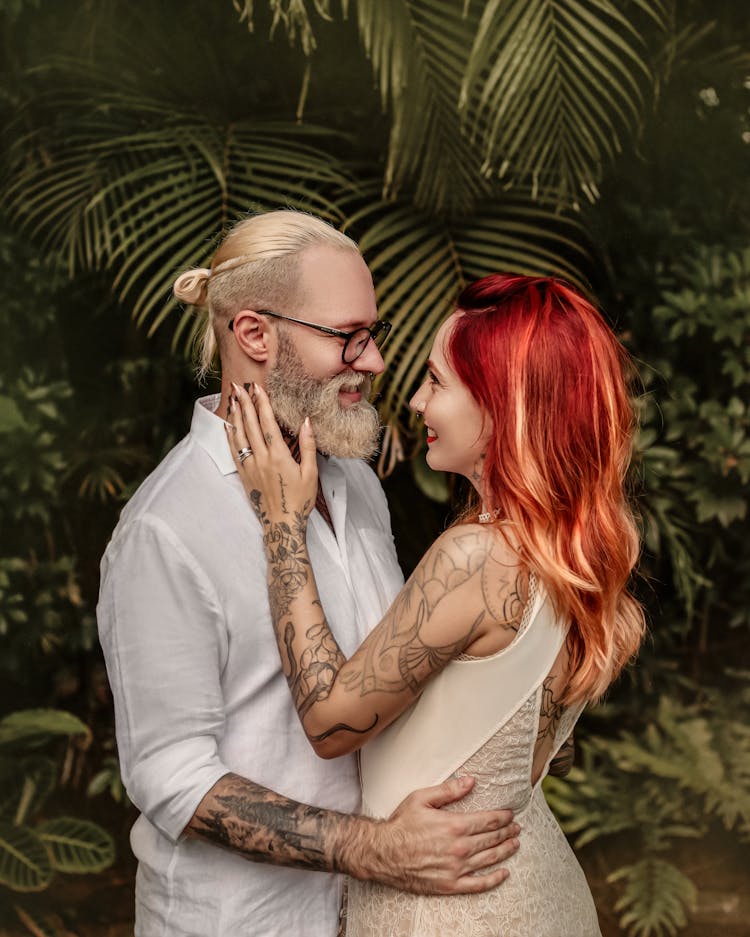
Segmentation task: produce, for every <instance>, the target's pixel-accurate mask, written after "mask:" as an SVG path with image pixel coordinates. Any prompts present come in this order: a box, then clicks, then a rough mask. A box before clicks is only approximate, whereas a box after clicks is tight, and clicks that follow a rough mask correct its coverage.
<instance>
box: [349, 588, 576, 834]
mask: <svg viewBox="0 0 750 937" xmlns="http://www.w3.org/2000/svg"><path fill="white" fill-rule="evenodd" d="M566 631H567V629H566V628H565V627H563V626H562V625H561V624H560V623H559V622H558V620H557V617H556V615H555V612H554V609H553V607H552V603H551V601H550V600H549V597H548V596H547V593H546V590H545V589H544V587H543V586H542V584H541V583H537V585H536V590H535V595H534V599H533V604H532V607H531V613H530V615H529V623H528V626H527V627H526V628H525V629H524V630H523V631H521V632H520V633H519V634H518V635H517V636H516V637H515V639H514V640H513V641H512V643H511V644H510V645H508V647H506V648H504V649H503V650H502V651H500V652H498V653H497V654H494V655H492V656H491V657H477V658H464V659H461V658H459V659H456V660H453V661H451V662H450V663H449V664H448V666H447V667H446V668H445V669H444V670H443V671H441V673H439V674H438V675H437V676H436V677H435V678H434V679H433V680H431V681H430V682H429V683H428V684H427V686H426V687H425V689H424V692H423V693H422V695H421V696H420V697H419V699H418V700H416V702H415V703H414V705H413V706H412V707H411V708H410V709H408V710H406V712H404V713H403V714H402V715H401V716H400V717H399V718H398V719H397V720H396V721H395V722H394V723H393V724H392V725H391V726H389V727H388V728H387V729H386V730H385V731H384V732H383V733H382V734H381V735H379V736H377V737H376V738H375V739H373V740H372V741H371V742H369V743H368V744H367V745H366V746H365V747H364V748H363V749H362V751H361V771H362V796H363V802H364V808H365V811H366V812H367V813H368V814H369V815H370V816H375V817H387V816H389V815H390V814H391V813H392V812H393V810H394V809H395V808H396V807H397V806H398V805H399V804H400V803H401V801H402V800H403V799H404V797H406V796H407V795H408V794H410V793H411V792H412V791H414V790H416V789H417V788H420V787H429V786H431V785H433V784H440V783H441V782H442V781H444V780H445V779H446V778H448V777H450V775H451V774H452V773H453V772H454V771H456V769H458V768H460V767H461V765H463V764H465V762H466V761H468V759H469V758H470V757H471V756H472V755H473V754H474V752H476V751H478V750H479V749H480V748H481V747H482V745H484V744H485V742H487V741H488V739H490V738H491V737H492V736H493V735H494V734H495V733H496V732H497V731H498V730H499V729H500V728H501V727H502V726H503V725H505V723H506V722H507V721H508V720H509V719H511V718H512V717H513V715H515V713H516V712H517V711H518V709H519V708H520V707H521V706H522V705H523V704H524V702H525V701H526V700H527V699H528V698H529V697H530V696H531V695H532V694H533V693H534V692H535V691H536V690H537V689H538V687H539V686H540V684H541V683H542V681H543V680H544V679H545V677H546V676H547V674H548V673H549V671H550V669H551V667H552V665H553V664H554V662H555V658H556V657H557V654H558V652H559V651H560V648H561V647H562V645H563V642H564V640H565V635H566Z"/></svg>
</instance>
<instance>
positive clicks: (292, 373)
mask: <svg viewBox="0 0 750 937" xmlns="http://www.w3.org/2000/svg"><path fill="white" fill-rule="evenodd" d="M175 294H176V295H177V296H178V298H183V299H185V300H187V301H190V302H193V303H198V304H207V305H208V310H209V314H208V321H207V329H206V335H205V337H204V348H203V367H204V369H205V368H207V367H208V366H210V363H211V361H212V359H213V357H214V353H215V351H216V349H217V347H218V352H219V355H220V358H221V365H222V392H221V395H220V397H218V396H217V397H216V398H206V399H203V400H200V401H198V402H197V404H196V406H195V411H194V414H193V422H192V425H191V429H190V433H189V434H188V436H187V437H186V438H185V439H184V440H183V441H182V442H181V443H180V444H179V445H178V446H176V447H175V449H174V450H172V452H171V453H170V454H169V455H168V456H167V457H166V459H165V460H164V461H163V462H162V463H161V465H159V466H158V468H157V469H156V470H155V471H154V472H153V473H152V475H151V476H150V477H149V478H148V479H147V480H146V481H145V482H144V483H143V485H142V486H141V488H140V489H139V490H138V492H137V493H136V495H135V496H134V497H133V498H132V500H131V501H130V503H129V504H128V505H127V507H126V508H125V510H124V511H123V514H122V518H121V520H120V522H119V524H118V526H117V529H116V530H115V533H114V535H113V537H112V541H111V542H110V544H109V546H108V548H107V552H106V554H105V556H104V559H103V561H102V585H101V595H100V602H99V606H98V619H99V629H100V636H101V642H102V647H103V648H104V653H105V658H106V661H107V669H108V672H109V675H110V682H111V685H112V691H113V695H114V701H115V715H116V724H117V739H118V747H119V753H120V760H121V766H122V774H123V779H124V782H125V785H126V788H127V790H128V793H129V794H130V797H131V799H132V800H133V802H134V803H135V804H136V805H137V806H138V808H139V809H140V810H141V811H142V813H141V816H140V817H139V818H138V820H137V821H136V823H135V825H134V827H133V831H132V834H131V842H132V846H133V851H134V853H135V855H136V856H137V858H138V860H139V867H138V874H137V881H136V935H137V937H155V935H157V934H158V935H163V937H209V935H210V937H214V935H215V937H240V935H242V937H263V935H285V937H286V935H304V937H332V935H333V934H334V933H335V932H336V928H337V916H338V909H339V905H340V897H341V879H340V876H338V875H336V874H332V873H338V872H345V873H348V874H350V875H353V876H357V877H361V878H371V879H376V880H379V881H383V882H386V883H389V884H392V885H394V886H396V887H398V888H402V889H408V890H413V891H417V892H431V893H453V892H460V891H481V890H485V889H487V888H491V887H494V886H496V885H497V884H499V883H500V882H501V881H502V880H503V878H504V877H505V874H506V873H505V872H504V871H502V870H500V871H494V872H490V873H485V874H476V873H478V872H480V870H483V869H484V870H486V869H487V867H489V866H491V865H494V864H496V863H498V862H501V861H503V860H504V859H505V858H507V857H508V856H510V855H511V854H512V853H513V852H514V851H515V849H516V848H517V840H515V839H514V838H513V837H514V836H515V835H516V833H517V832H518V828H517V827H516V826H515V825H514V824H512V822H511V819H512V818H511V816H510V814H509V812H508V811H502V810H498V811H492V812H486V813H477V814H459V813H451V812H446V811H441V810H440V809H438V808H440V807H442V806H443V805H445V804H447V803H449V802H451V801H455V800H458V799H460V798H461V797H463V796H464V795H465V794H466V793H467V792H468V790H469V789H470V787H471V784H472V782H471V780H467V779H462V780H456V779H454V780H450V781H448V782H446V783H444V784H441V785H440V786H439V787H436V788H432V789H430V790H427V791H420V792H417V793H416V794H414V795H412V796H411V797H410V798H408V799H407V800H406V801H405V802H404V803H403V804H402V805H401V807H399V809H398V810H397V811H396V813H395V814H394V815H393V817H391V818H390V819H389V820H388V821H387V822H375V821H372V820H368V819H366V818H364V817H361V816H357V815H356V812H355V811H356V809H357V807H358V803H359V783H358V777H357V767H356V761H355V760H354V758H353V757H351V758H350V757H347V758H340V759H336V760H335V761H330V762H329V761H323V760H321V759H319V758H317V757H316V756H315V755H314V754H313V752H312V750H311V748H310V747H309V745H308V743H307V740H306V738H305V736H304V733H303V731H302V729H301V727H300V725H299V723H298V720H297V716H296V713H295V711H294V707H293V705H292V701H291V698H290V696H289V692H288V689H287V686H286V683H285V680H284V677H283V675H282V672H281V668H280V665H279V658H278V653H277V650H276V646H275V640H274V635H273V628H272V625H271V620H270V612H269V607H268V598H267V591H266V570H265V559H264V552H263V546H262V541H261V530H260V525H259V524H258V522H257V519H256V518H255V515H254V513H253V511H252V508H251V505H250V504H249V503H248V502H247V499H246V497H245V495H244V492H243V489H242V485H241V482H240V480H239V478H238V476H237V473H236V471H235V468H234V462H233V458H232V454H231V452H230V451H229V449H228V447H227V437H226V432H225V423H224V421H223V419H222V418H221V416H220V414H226V413H227V408H228V404H229V397H230V393H231V382H232V381H235V382H237V383H248V382H250V381H257V382H259V383H261V384H263V385H264V386H266V388H267V389H268V391H269V395H270V396H271V399H272V402H273V405H274V410H275V412H276V415H277V418H278V419H279V420H280V422H281V423H282V425H284V426H286V427H287V428H288V429H289V430H290V431H295V430H296V429H297V428H298V427H299V425H300V424H301V422H302V420H303V419H304V417H305V416H306V415H309V416H310V417H311V421H312V425H313V429H314V431H315V436H316V440H317V443H318V445H319V446H320V448H321V451H322V453H325V454H321V455H320V456H319V463H320V464H319V468H320V491H319V496H318V501H317V510H316V511H314V512H313V516H312V518H311V522H310V526H309V531H308V544H309V550H310V556H311V562H312V565H313V568H314V572H315V576H316V580H317V582H318V586H319V589H320V595H321V600H322V602H323V604H324V606H325V609H326V614H327V616H328V620H329V622H330V624H331V626H332V628H333V629H334V630H335V632H336V635H337V638H338V640H339V642H340V644H341V647H342V649H343V650H344V652H345V653H347V654H348V653H351V652H352V651H353V650H354V649H355V648H356V647H357V646H358V645H359V643H360V642H361V640H362V639H363V637H364V636H365V634H366V633H367V632H368V630H369V629H371V628H372V627H373V625H375V624H376V623H377V621H379V619H380V618H381V617H382V615H383V614H384V613H385V611H386V609H387V608H388V606H389V605H390V602H391V600H392V599H393V597H394V596H395V594H396V593H397V591H398V589H399V588H400V586H401V584H402V577H401V573H400V571H399V568H398V565H397V562H396V557H395V552H394V548H393V538H392V536H391V531H390V522H389V518H388V511H387V505H386V502H385V497H384V495H383V492H382V489H381V488H380V485H379V483H378V482H377V479H376V478H375V476H374V474H373V473H372V471H371V470H370V469H369V468H368V467H367V466H366V465H365V463H364V462H363V461H361V459H362V458H363V457H366V456H369V455H370V454H372V452H373V451H374V448H375V445H376V442H377V417H376V415H375V413H374V410H373V408H372V407H371V406H370V404H369V403H367V401H366V397H367V393H368V391H369V387H370V379H371V376H372V375H374V374H379V373H380V372H381V371H382V370H383V359H382V357H381V356H380V352H379V350H378V347H377V344H376V341H377V340H379V338H381V337H382V336H383V334H384V333H387V327H386V326H384V325H381V324H379V323H377V315H376V312H377V310H376V304H375V295H374V291H373V287H372V279H371V277H370V273H369V271H368V269H367V267H366V265H365V263H364V261H363V260H362V257H361V256H360V254H359V251H358V249H357V247H356V245H355V244H354V243H353V242H352V241H351V240H350V239H349V238H346V237H345V236H344V235H342V234H340V233H339V232H337V231H336V230H335V229H333V228H331V227H330V226H329V225H327V224H325V223H324V222H322V221H320V220H318V219H316V218H313V217H311V216H308V215H304V214H301V213H297V212H291V211H283V212H271V213H268V214H266V215H259V216H255V217H252V218H250V219H248V220H246V221H243V222H242V223H241V224H239V225H237V226H236V227H235V228H234V229H233V230H232V231H231V232H230V234H229V235H228V236H227V237H226V238H225V240H224V241H223V243H222V244H221V246H220V248H219V250H218V251H217V253H216V255H215V257H214V259H213V262H212V266H211V270H210V271H209V270H203V271H190V272H189V273H188V274H185V275H183V276H182V277H180V278H179V279H178V281H177V282H176V284H175ZM311 805H315V806H311ZM217 845H218V846H222V847H225V848H224V849H217V848H216V846H217ZM243 859H251V860H254V861H253V863H252V864H251V863H247V862H245V861H243Z"/></svg>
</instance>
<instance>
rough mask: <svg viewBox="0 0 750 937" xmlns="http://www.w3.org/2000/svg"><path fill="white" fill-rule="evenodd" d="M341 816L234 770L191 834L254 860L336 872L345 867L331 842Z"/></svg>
mask: <svg viewBox="0 0 750 937" xmlns="http://www.w3.org/2000/svg"><path fill="white" fill-rule="evenodd" d="M337 819H339V817H338V815H336V814H331V813H330V812H329V811H326V810H321V809H319V808H317V807H309V806H307V805H305V804H299V803H296V802H295V801H292V800H288V799H287V798H285V797H282V796H281V795H279V794H275V793H273V791H269V790H267V789H266V788H263V787H259V786H258V785H256V784H253V783H252V781H247V780H245V779H244V778H240V777H238V776H237V775H233V774H229V775H226V777H224V778H222V779H221V780H220V781H219V782H217V786H216V792H215V793H214V794H209V795H208V797H206V798H204V801H203V802H202V803H201V805H200V807H199V808H198V810H197V811H196V813H195V816H194V817H193V820H192V821H191V824H190V832H191V833H193V834H195V835H197V836H200V837H201V838H202V839H206V840H209V841H210V842H213V843H215V844H217V845H220V846H225V847H227V848H230V849H232V850H234V851H236V852H239V853H240V854H242V855H243V856H245V858H247V859H250V860H251V861H255V862H270V863H273V864H275V865H283V866H291V867H294V868H300V869H315V870H319V871H328V872H334V871H341V870H340V869H339V868H338V867H337V855H336V850H335V849H334V848H333V844H332V842H331V841H330V840H331V835H330V834H331V832H332V830H331V827H332V824H333V823H335V822H336V820H337ZM340 819H341V821H342V822H345V821H346V820H347V819H348V818H340Z"/></svg>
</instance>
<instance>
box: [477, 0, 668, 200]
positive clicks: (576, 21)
mask: <svg viewBox="0 0 750 937" xmlns="http://www.w3.org/2000/svg"><path fill="white" fill-rule="evenodd" d="M640 6H641V7H644V6H648V7H649V9H650V10H652V11H653V13H654V15H656V16H657V18H658V11H659V10H660V9H662V4H661V3H659V2H654V3H648V4H647V3H645V2H643V3H641V4H640ZM648 79H649V69H648V66H647V64H646V60H645V56H644V48H643V42H642V39H641V36H640V34H639V32H638V31H637V30H636V27H635V25H634V22H633V19H632V10H631V17H629V16H628V15H626V13H625V12H623V9H622V4H617V3H615V2H613V0H599V2H597V3H593V4H592V3H588V2H586V0H503V2H500V0H489V2H487V3H485V4H484V11H483V13H482V17H481V21H480V23H479V28H478V30H477V33H476V37H475V39H474V45H473V47H472V49H471V55H470V58H469V63H468V66H467V68H466V70H465V74H464V80H463V85H462V88H461V99H460V106H461V109H462V110H463V112H464V114H465V119H466V126H467V127H469V128H470V129H471V131H472V134H473V135H474V138H475V139H476V140H477V145H480V146H481V148H482V150H483V155H484V166H483V169H484V172H485V173H486V174H487V175H488V177H491V178H494V179H500V180H508V181H512V182H516V183H519V182H520V183H523V184H528V183H529V182H530V183H531V185H532V189H533V191H534V192H539V193H541V194H546V195H552V196H554V197H556V198H557V199H559V200H560V201H561V202H563V203H567V204H571V203H572V204H575V203H577V202H578V201H579V200H580V198H581V195H582V194H583V195H585V196H586V197H587V198H588V199H590V200H591V201H593V200H594V199H595V198H596V196H597V194H598V184H599V182H600V179H601V175H602V167H603V165H604V164H605V163H606V162H607V161H609V160H611V159H612V158H613V157H614V156H615V155H616V154H617V153H619V152H620V149H621V146H622V140H623V138H624V137H626V136H631V135H632V134H634V133H635V132H636V131H637V128H638V126H639V124H640V120H641V114H642V113H643V110H644V85H645V83H646V81H647V80H648Z"/></svg>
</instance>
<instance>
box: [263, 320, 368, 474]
mask: <svg viewBox="0 0 750 937" xmlns="http://www.w3.org/2000/svg"><path fill="white" fill-rule="evenodd" d="M278 340H279V341H278V359H277V361H276V365H275V366H274V367H273V368H272V369H271V371H270V372H269V374H268V380H267V382H266V390H267V391H268V397H269V399H270V401H271V406H272V408H273V412H274V416H275V417H276V419H277V420H278V422H279V425H280V426H281V427H282V429H285V430H287V431H288V432H290V433H294V434H295V435H296V434H297V433H299V429H300V426H302V423H303V422H304V419H305V417H306V416H309V417H310V423H311V425H312V429H313V433H314V434H315V445H316V446H317V448H318V451H319V452H323V453H325V454H326V455H335V456H339V457H340V458H343V459H369V458H370V457H371V456H373V455H374V454H375V453H376V452H377V450H378V441H379V438H380V418H379V417H378V411H377V410H376V409H375V407H373V406H372V404H371V403H369V402H368V401H367V397H369V395H370V388H371V381H370V377H369V375H366V374H363V373H362V372H361V371H345V372H343V373H342V374H337V375H336V376H335V377H332V378H329V379H328V380H318V379H316V378H314V377H311V376H310V375H309V374H308V373H307V372H306V371H305V367H304V365H303V363H302V360H301V359H300V356H299V355H298V354H297V350H296V348H295V347H294V345H293V344H292V342H291V340H290V339H289V338H288V336H286V335H285V334H284V331H283V329H279V331H278ZM342 387H346V388H347V390H354V389H356V390H359V391H360V392H361V394H362V400H360V401H359V402H358V403H354V404H351V405H350V406H348V407H342V406H341V403H340V401H339V390H340V389H341V388H342Z"/></svg>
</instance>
